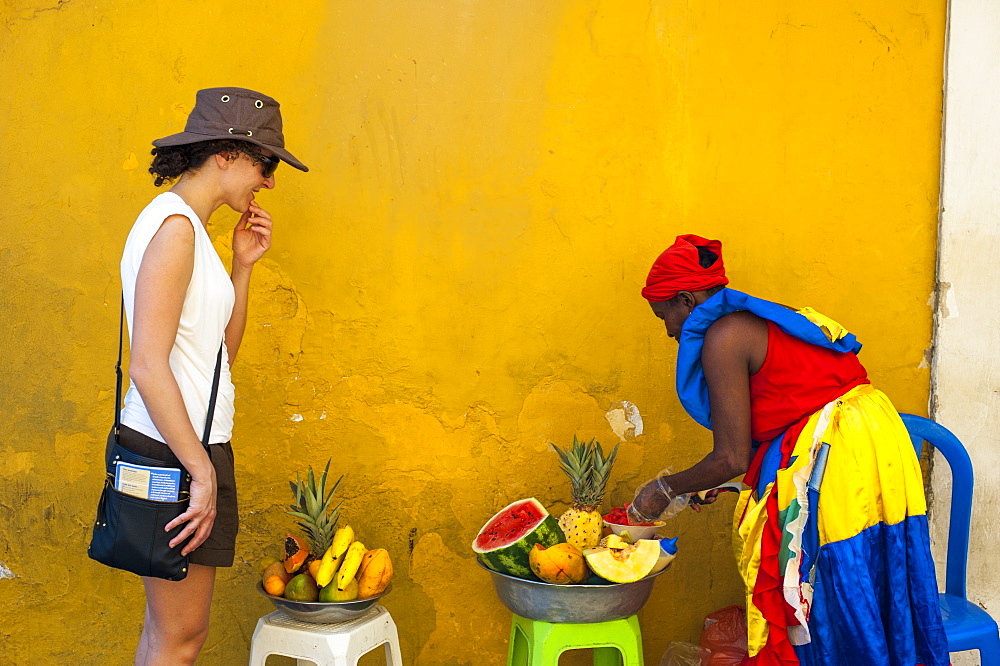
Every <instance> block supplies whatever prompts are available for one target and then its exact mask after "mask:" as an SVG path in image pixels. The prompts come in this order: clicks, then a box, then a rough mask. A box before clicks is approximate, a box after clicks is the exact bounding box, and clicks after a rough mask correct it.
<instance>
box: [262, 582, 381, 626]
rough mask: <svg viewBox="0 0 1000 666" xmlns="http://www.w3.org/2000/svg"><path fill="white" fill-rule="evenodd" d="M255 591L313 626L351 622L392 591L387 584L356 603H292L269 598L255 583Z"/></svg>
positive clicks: (280, 598) (292, 615)
mask: <svg viewBox="0 0 1000 666" xmlns="http://www.w3.org/2000/svg"><path fill="white" fill-rule="evenodd" d="M257 591H258V592H260V593H261V594H263V595H264V596H265V597H267V598H268V599H270V600H271V603H273V604H274V607H275V608H277V609H278V610H283V611H285V612H286V613H288V615H289V616H291V617H293V618H295V619H296V620H301V621H303V622H311V623H313V624H335V623H337V622H347V621H348V620H353V619H355V618H358V617H361V616H362V615H364V614H365V613H367V612H368V609H369V608H371V607H372V606H374V605H375V602H376V601H378V600H379V599H381V598H382V597H384V596H385V595H387V594H389V592H390V591H392V583H389V587H387V588H385V590H383V591H382V593H381V594H376V595H375V596H374V597H368V598H367V599H358V600H356V601H338V602H320V601H292V600H290V599H285V598H283V597H274V596H271V595H270V594H268V593H267V592H266V591H265V590H264V584H263V583H257Z"/></svg>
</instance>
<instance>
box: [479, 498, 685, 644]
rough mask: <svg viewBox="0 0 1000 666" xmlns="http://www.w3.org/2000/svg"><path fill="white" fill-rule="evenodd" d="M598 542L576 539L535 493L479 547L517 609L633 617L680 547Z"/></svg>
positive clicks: (592, 618)
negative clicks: (581, 544)
mask: <svg viewBox="0 0 1000 666" xmlns="http://www.w3.org/2000/svg"><path fill="white" fill-rule="evenodd" d="M599 520H600V517H599V515H598V521H599ZM598 525H600V522H598ZM592 545H593V547H588V546H584V547H583V548H580V547H578V546H577V545H575V544H573V543H571V542H570V541H569V540H568V539H567V537H566V536H565V535H564V533H563V531H562V530H561V529H560V528H559V526H558V524H557V522H556V520H555V518H554V517H553V516H551V515H549V513H548V511H547V510H546V509H545V507H544V506H542V505H541V503H540V502H538V500H536V499H535V498H528V499H524V500H519V501H517V502H514V503H513V504H511V505H509V506H507V507H506V508H504V509H502V510H501V511H500V512H499V513H498V514H496V515H495V516H493V518H491V519H490V521H489V522H487V523H486V525H485V526H484V527H483V529H482V530H480V532H479V535H478V536H477V537H476V539H475V541H473V544H472V549H473V551H474V552H475V553H476V554H477V558H476V561H477V563H478V564H479V566H480V567H482V568H483V569H485V570H486V571H488V572H489V574H490V576H491V578H492V582H493V587H494V588H495V589H496V593H497V597H498V598H499V599H500V601H501V602H502V603H503V604H504V605H505V606H506V607H507V608H509V609H510V610H511V611H512V612H514V613H516V614H517V615H520V616H521V617H526V618H529V619H532V620H540V621H542V622H564V623H572V624H587V623H594V622H606V621H609V620H617V619H623V618H627V617H629V616H631V615H634V614H635V613H636V612H638V610H639V609H640V608H642V606H643V604H645V603H646V600H647V599H649V595H650V592H651V591H652V589H653V583H654V582H655V581H656V578H657V577H658V576H659V575H661V574H662V573H664V572H665V571H666V570H667V568H668V567H669V565H670V561H671V559H672V558H673V555H674V553H675V552H676V548H673V544H670V546H671V548H673V552H670V551H665V550H664V548H663V544H661V542H660V541H658V540H650V539H638V540H635V541H634V542H633V541H631V540H630V539H629V538H628V537H623V536H618V535H615V534H610V535H608V536H606V537H604V538H603V539H601V540H600V542H595V543H593V544H592Z"/></svg>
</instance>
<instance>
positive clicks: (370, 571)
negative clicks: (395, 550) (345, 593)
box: [357, 548, 393, 599]
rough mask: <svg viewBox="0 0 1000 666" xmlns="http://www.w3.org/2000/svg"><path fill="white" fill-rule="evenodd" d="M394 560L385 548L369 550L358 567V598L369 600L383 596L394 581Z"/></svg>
mask: <svg viewBox="0 0 1000 666" xmlns="http://www.w3.org/2000/svg"><path fill="white" fill-rule="evenodd" d="M392 573H393V571H392V560H391V559H390V558H389V551H387V550H386V549H385V548H375V549H373V550H369V551H368V552H366V553H365V554H364V556H363V557H362V558H361V566H360V567H358V573H357V580H358V598H359V599H368V598H369V597H374V596H375V595H377V594H381V593H382V592H383V591H384V590H385V588H387V587H389V581H391V580H392Z"/></svg>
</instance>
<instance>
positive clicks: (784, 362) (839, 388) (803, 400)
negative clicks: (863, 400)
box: [750, 321, 870, 442]
mask: <svg viewBox="0 0 1000 666" xmlns="http://www.w3.org/2000/svg"><path fill="white" fill-rule="evenodd" d="M868 383H870V382H869V381H868V373H867V372H866V371H865V367H864V366H863V365H861V361H859V360H858V357H857V355H855V354H850V353H848V354H844V353H841V352H837V351H834V350H832V349H826V348H823V347H817V346H816V345H811V344H809V343H808V342H804V341H802V340H800V339H798V338H796V337H794V336H792V335H789V334H787V333H785V332H784V331H782V330H781V329H780V328H778V325H777V324H775V323H774V322H773V321H768V322H767V356H766V357H765V358H764V364H763V365H762V366H761V367H760V370H758V371H757V373H756V374H754V375H752V376H751V377H750V430H751V436H752V437H753V440H754V441H755V442H769V441H771V440H772V439H774V438H775V437H777V436H778V435H780V434H781V433H783V432H784V431H785V430H787V429H788V427H789V426H791V425H792V424H794V423H797V422H798V421H801V420H802V419H804V418H805V417H807V416H809V415H810V414H812V413H813V412H815V411H816V410H818V409H820V408H821V407H822V406H823V405H825V404H826V403H828V402H830V401H831V400H834V399H835V398H838V397H840V396H842V395H843V394H845V393H847V392H848V391H850V390H851V389H852V388H854V387H855V386H858V385H859V384H868Z"/></svg>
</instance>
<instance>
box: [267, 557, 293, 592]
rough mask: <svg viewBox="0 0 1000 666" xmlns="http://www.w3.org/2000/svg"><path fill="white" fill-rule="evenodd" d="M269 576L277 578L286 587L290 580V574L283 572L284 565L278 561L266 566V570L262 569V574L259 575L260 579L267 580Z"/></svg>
mask: <svg viewBox="0 0 1000 666" xmlns="http://www.w3.org/2000/svg"><path fill="white" fill-rule="evenodd" d="M271 576H277V577H278V578H280V579H281V582H282V583H284V584H286V585H287V584H288V581H290V580H291V579H292V574H290V573H288V572H287V571H285V565H284V564H282V563H281V560H278V559H276V560H275V561H274V562H271V563H270V564H269V565H267V568H266V569H264V573H262V574H261V575H260V579H261V580H267V579H268V578H269V577H271ZM279 596H280V595H279Z"/></svg>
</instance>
